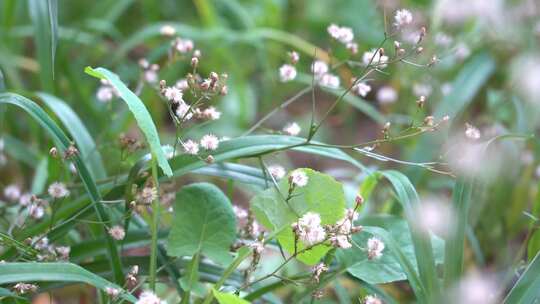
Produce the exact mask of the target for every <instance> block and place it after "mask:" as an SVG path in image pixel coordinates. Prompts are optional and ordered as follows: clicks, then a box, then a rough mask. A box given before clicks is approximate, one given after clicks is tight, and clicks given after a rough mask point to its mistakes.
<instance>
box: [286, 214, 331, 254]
mask: <svg viewBox="0 0 540 304" xmlns="http://www.w3.org/2000/svg"><path fill="white" fill-rule="evenodd" d="M293 229H294V231H295V233H296V235H297V237H298V239H299V240H300V241H302V242H303V243H304V244H306V245H307V246H311V245H314V244H317V243H320V242H322V241H324V239H325V238H326V232H325V231H324V228H323V227H322V226H321V216H320V215H319V214H317V213H314V212H308V213H306V214H304V215H303V216H302V217H301V218H300V219H298V222H296V223H294V224H293Z"/></svg>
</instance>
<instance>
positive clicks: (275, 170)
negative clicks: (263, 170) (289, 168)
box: [268, 165, 287, 179]
mask: <svg viewBox="0 0 540 304" xmlns="http://www.w3.org/2000/svg"><path fill="white" fill-rule="evenodd" d="M268 172H269V173H270V175H272V176H273V177H274V178H275V179H282V178H283V177H284V176H285V174H287V173H286V172H285V168H283V167H282V166H278V165H271V166H268Z"/></svg>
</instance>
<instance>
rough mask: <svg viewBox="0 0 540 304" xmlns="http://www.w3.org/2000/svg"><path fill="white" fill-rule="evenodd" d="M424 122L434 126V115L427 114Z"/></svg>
mask: <svg viewBox="0 0 540 304" xmlns="http://www.w3.org/2000/svg"><path fill="white" fill-rule="evenodd" d="M424 124H425V125H426V126H428V127H433V125H434V118H433V116H426V118H424Z"/></svg>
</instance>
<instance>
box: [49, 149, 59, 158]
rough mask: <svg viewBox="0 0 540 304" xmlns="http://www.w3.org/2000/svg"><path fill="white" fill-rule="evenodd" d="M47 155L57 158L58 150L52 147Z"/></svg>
mask: <svg viewBox="0 0 540 304" xmlns="http://www.w3.org/2000/svg"><path fill="white" fill-rule="evenodd" d="M49 154H50V155H51V156H52V157H54V158H57V157H58V149H56V147H52V148H51V149H50V150H49Z"/></svg>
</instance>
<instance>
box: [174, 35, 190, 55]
mask: <svg viewBox="0 0 540 304" xmlns="http://www.w3.org/2000/svg"><path fill="white" fill-rule="evenodd" d="M194 47H195V45H194V44H193V41H192V40H190V39H180V38H178V39H177V40H176V50H177V51H178V52H180V53H181V54H185V53H189V52H191V51H192V50H193V48H194Z"/></svg>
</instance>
